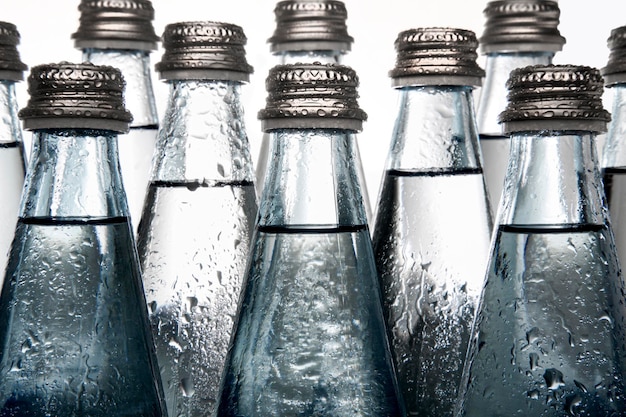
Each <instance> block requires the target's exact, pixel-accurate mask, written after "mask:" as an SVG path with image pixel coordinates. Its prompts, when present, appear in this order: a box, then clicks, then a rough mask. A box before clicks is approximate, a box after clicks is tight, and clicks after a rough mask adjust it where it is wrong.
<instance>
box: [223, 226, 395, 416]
mask: <svg viewBox="0 0 626 417" xmlns="http://www.w3.org/2000/svg"><path fill="white" fill-rule="evenodd" d="M253 242H254V244H253V247H252V254H251V263H250V266H249V268H250V269H249V272H248V275H247V279H248V280H247V284H246V288H245V290H244V294H243V300H242V304H241V305H242V308H241V312H240V314H241V315H240V321H239V324H238V326H237V330H236V334H235V337H234V344H233V346H232V349H231V353H230V355H231V357H230V361H229V362H227V363H228V367H227V369H226V372H225V379H224V381H225V382H224V387H223V391H222V397H221V401H220V406H219V410H218V415H219V416H222V417H224V416H248V417H257V416H258V417H261V416H270V415H280V416H335V417H340V416H346V417H348V416H349V417H358V416H372V417H373V416H376V417H384V416H401V415H403V413H402V412H401V409H400V406H399V405H398V402H397V397H396V395H397V394H396V385H395V381H394V377H393V372H392V365H391V359H390V356H389V353H388V345H387V341H386V337H385V329H384V324H383V318H382V311H381V305H380V294H379V291H378V283H377V276H376V272H375V265H374V262H373V254H372V250H371V245H370V237H369V232H368V229H367V227H365V226H355V227H350V226H348V227H343V228H339V229H323V228H320V229H315V228H288V227H281V226H278V227H259V228H258V231H257V232H256V235H255V237H254V238H253Z"/></svg>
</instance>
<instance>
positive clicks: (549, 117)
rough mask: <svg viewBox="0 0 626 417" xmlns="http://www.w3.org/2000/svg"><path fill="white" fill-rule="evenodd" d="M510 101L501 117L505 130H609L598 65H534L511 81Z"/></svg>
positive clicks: (509, 84) (523, 70)
mask: <svg viewBox="0 0 626 417" xmlns="http://www.w3.org/2000/svg"><path fill="white" fill-rule="evenodd" d="M507 87H508V89H509V95H508V98H509V103H508V106H507V108H506V110H505V111H504V112H502V113H501V114H500V117H499V120H500V122H501V123H502V124H503V126H504V129H503V130H504V132H505V133H511V132H522V131H541V130H584V131H590V132H597V133H598V132H605V131H606V126H607V123H608V122H609V121H610V120H611V116H610V114H609V112H607V111H606V110H605V109H604V107H603V106H602V92H603V90H604V89H603V79H602V76H601V75H600V71H598V70H597V69H595V68H590V67H585V66H575V65H534V66H529V67H524V68H517V69H515V70H513V71H512V72H511V75H510V77H509V80H508V81H507Z"/></svg>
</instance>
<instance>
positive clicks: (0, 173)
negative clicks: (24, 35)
mask: <svg viewBox="0 0 626 417" xmlns="http://www.w3.org/2000/svg"><path fill="white" fill-rule="evenodd" d="M19 42H20V34H19V32H18V31H17V28H16V27H15V25H14V24H12V23H8V22H0V179H1V180H0V195H2V204H0V219H1V221H0V268H1V269H0V271H2V272H4V267H5V266H6V262H7V259H8V252H9V249H10V247H11V241H12V240H13V233H14V232H15V223H16V222H17V215H18V212H19V207H20V198H21V196H22V187H23V185H24V175H25V167H26V165H25V164H26V162H25V161H26V158H25V151H24V142H23V141H22V128H21V126H20V122H19V119H18V117H17V108H18V105H17V99H16V94H15V83H16V82H18V81H21V80H23V79H24V71H25V70H26V69H27V66H26V64H24V63H23V62H22V61H21V60H20V55H19V52H18V51H17V45H18V44H19ZM0 284H1V282H0Z"/></svg>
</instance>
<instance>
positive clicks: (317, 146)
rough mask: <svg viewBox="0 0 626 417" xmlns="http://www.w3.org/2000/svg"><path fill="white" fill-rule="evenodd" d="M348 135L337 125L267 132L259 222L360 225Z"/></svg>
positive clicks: (360, 208) (362, 211) (361, 216)
mask: <svg viewBox="0 0 626 417" xmlns="http://www.w3.org/2000/svg"><path fill="white" fill-rule="evenodd" d="M353 135H354V132H352V131H347V130H339V129H302V130H300V129H280V130H274V131H272V132H271V133H270V140H271V153H270V155H272V164H271V166H270V168H269V171H268V173H267V175H266V181H265V186H264V188H263V195H262V197H261V203H260V208H259V221H258V225H259V226H293V227H297V226H304V227H324V228H326V227H345V226H365V225H366V224H367V219H366V217H365V209H364V206H363V196H362V193H361V189H360V188H359V181H358V176H357V171H356V165H355V149H354V148H353V147H354V143H355V142H356V140H355V139H354V137H353Z"/></svg>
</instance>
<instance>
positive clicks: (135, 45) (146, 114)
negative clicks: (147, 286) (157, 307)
mask: <svg viewBox="0 0 626 417" xmlns="http://www.w3.org/2000/svg"><path fill="white" fill-rule="evenodd" d="M78 9H79V11H80V13H81V15H80V25H79V27H78V30H77V31H76V33H74V34H73V35H72V38H74V40H75V42H74V44H75V46H76V48H79V49H81V50H82V53H83V57H82V59H83V61H88V62H92V63H94V64H98V65H110V66H113V67H116V68H119V69H120V70H121V71H122V74H123V75H124V79H125V80H126V95H125V97H126V107H127V108H128V110H129V111H130V112H131V113H132V115H133V121H132V123H131V125H130V130H129V131H128V132H127V133H124V134H121V135H119V141H118V143H119V154H120V164H121V166H122V180H123V181H124V188H125V189H126V194H127V199H128V208H129V210H130V217H131V221H132V224H133V229H134V230H136V229H137V226H138V225H139V219H140V217H141V212H142V209H143V204H144V199H145V197H146V190H147V187H148V181H149V179H150V168H151V166H152V156H153V154H154V148H155V143H156V136H157V129H158V115H157V111H156V105H155V100H154V91H153V89H152V79H151V75H150V52H151V51H152V50H154V49H156V48H157V41H158V40H159V37H158V36H157V35H156V34H155V32H154V28H153V27H152V20H153V19H154V9H153V7H152V3H151V2H150V1H149V0H125V1H101V0H81V3H80V5H79V7H78Z"/></svg>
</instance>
